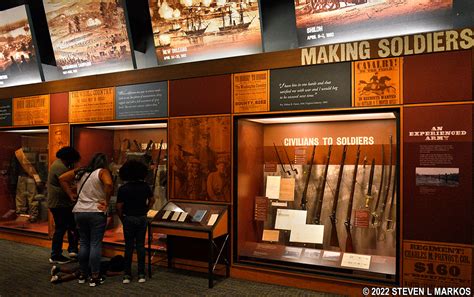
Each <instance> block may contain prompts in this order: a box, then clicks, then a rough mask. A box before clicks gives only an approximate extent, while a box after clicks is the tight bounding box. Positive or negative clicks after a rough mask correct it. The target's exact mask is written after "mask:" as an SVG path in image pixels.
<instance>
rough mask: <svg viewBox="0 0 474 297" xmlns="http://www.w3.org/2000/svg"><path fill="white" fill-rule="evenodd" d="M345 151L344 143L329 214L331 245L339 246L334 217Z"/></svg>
mask: <svg viewBox="0 0 474 297" xmlns="http://www.w3.org/2000/svg"><path fill="white" fill-rule="evenodd" d="M346 153H347V145H344V148H343V151H342V158H341V165H340V166H339V175H338V177H337V184H336V192H335V193H334V202H333V204H332V212H331V215H330V216H329V219H330V220H331V224H332V230H331V242H330V245H331V246H339V238H338V237H337V226H336V223H337V219H336V212H337V204H338V202H339V192H340V190H341V182H342V175H343V173H344V162H345V161H346Z"/></svg>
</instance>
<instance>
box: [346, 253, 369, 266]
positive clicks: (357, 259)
mask: <svg viewBox="0 0 474 297" xmlns="http://www.w3.org/2000/svg"><path fill="white" fill-rule="evenodd" d="M370 259H371V256H368V255H359V254H352V253H344V255H342V260H341V266H342V267H349V268H357V269H369V268H370Z"/></svg>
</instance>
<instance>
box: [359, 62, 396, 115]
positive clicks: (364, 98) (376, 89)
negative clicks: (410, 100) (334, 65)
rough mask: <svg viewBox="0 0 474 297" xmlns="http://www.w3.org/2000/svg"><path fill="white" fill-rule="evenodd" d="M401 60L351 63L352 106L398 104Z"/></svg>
mask: <svg viewBox="0 0 474 297" xmlns="http://www.w3.org/2000/svg"><path fill="white" fill-rule="evenodd" d="M402 64H403V58H390V59H380V60H366V61H357V62H354V63H353V67H352V74H353V84H352V85H353V90H352V92H353V93H352V96H353V97H352V100H353V104H354V106H374V105H392V104H400V103H401V97H402V94H403V89H402V81H403V79H402V73H403V71H402Z"/></svg>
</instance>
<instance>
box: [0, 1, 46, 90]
mask: <svg viewBox="0 0 474 297" xmlns="http://www.w3.org/2000/svg"><path fill="white" fill-rule="evenodd" d="M35 82H41V76H40V72H39V68H38V62H37V57H36V52H35V46H34V42H33V38H32V35H31V26H30V24H29V22H28V16H27V12H26V6H24V5H22V6H18V7H15V8H11V9H7V10H3V11H0V88H1V87H10V86H15V85H23V84H29V83H35Z"/></svg>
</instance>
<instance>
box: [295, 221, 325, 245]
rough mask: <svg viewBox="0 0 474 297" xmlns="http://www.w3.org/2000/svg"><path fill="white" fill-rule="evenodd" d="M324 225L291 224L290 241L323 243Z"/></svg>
mask: <svg viewBox="0 0 474 297" xmlns="http://www.w3.org/2000/svg"><path fill="white" fill-rule="evenodd" d="M323 237H324V225H307V224H305V225H293V226H292V229H291V233H290V242H302V243H323Z"/></svg>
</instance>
